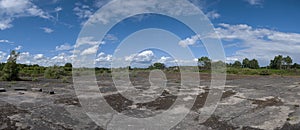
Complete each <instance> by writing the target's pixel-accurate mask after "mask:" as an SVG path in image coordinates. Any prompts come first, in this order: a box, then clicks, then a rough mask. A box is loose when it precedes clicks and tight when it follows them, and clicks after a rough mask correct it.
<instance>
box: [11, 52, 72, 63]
mask: <svg viewBox="0 0 300 130" xmlns="http://www.w3.org/2000/svg"><path fill="white" fill-rule="evenodd" d="M74 57H75V56H74V55H68V54H66V53H59V54H57V55H55V56H53V57H47V56H45V55H44V54H30V53H29V52H22V53H20V55H19V57H18V60H17V62H18V63H22V64H38V65H41V66H53V65H60V66H63V65H64V64H65V63H71V62H72V60H73V59H74Z"/></svg>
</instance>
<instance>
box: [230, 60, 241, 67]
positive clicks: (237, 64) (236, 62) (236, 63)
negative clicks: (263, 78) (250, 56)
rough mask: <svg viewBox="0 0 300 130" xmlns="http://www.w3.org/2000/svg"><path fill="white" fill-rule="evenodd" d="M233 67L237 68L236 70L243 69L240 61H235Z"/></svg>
mask: <svg viewBox="0 0 300 130" xmlns="http://www.w3.org/2000/svg"><path fill="white" fill-rule="evenodd" d="M232 67H235V68H241V67H242V63H241V62H240V61H235V62H234V63H233V64H232Z"/></svg>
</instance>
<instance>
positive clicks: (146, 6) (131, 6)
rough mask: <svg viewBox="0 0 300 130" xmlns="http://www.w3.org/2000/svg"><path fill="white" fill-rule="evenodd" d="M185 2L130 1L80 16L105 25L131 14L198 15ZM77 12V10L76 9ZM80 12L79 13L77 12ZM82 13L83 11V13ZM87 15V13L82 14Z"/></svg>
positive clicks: (195, 9) (116, 2) (194, 9)
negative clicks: (99, 11)
mask: <svg viewBox="0 0 300 130" xmlns="http://www.w3.org/2000/svg"><path fill="white" fill-rule="evenodd" d="M187 3H188V2H183V1H176V0H175V1H174V2H169V1H161V0H143V1H142V0H141V1H137V0H130V1H122V0H121V1H115V2H113V4H111V6H110V8H102V9H103V10H102V11H101V13H97V14H95V15H93V16H92V17H90V12H92V11H90V10H86V11H87V12H88V13H87V14H89V15H80V16H81V17H82V16H88V17H90V18H91V19H90V22H91V24H93V23H98V22H101V23H103V24H107V23H109V22H110V21H111V20H112V19H114V20H115V19H118V18H120V16H127V15H129V14H131V13H140V12H157V11H164V12H168V13H169V14H172V15H176V16H189V15H195V14H197V13H198V11H197V8H191V7H190V6H189V5H190V4H187ZM76 10H77V9H76ZM77 12H79V11H77ZM81 12H82V11H81ZM80 14H85V13H80Z"/></svg>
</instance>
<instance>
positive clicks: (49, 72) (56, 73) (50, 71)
mask: <svg viewBox="0 0 300 130" xmlns="http://www.w3.org/2000/svg"><path fill="white" fill-rule="evenodd" d="M44 76H45V78H49V79H59V78H61V77H63V76H66V72H65V70H64V69H63V68H61V67H59V66H52V67H48V68H47V69H46V70H45V74H44Z"/></svg>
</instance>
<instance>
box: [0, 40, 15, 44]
mask: <svg viewBox="0 0 300 130" xmlns="http://www.w3.org/2000/svg"><path fill="white" fill-rule="evenodd" d="M0 43H14V42H11V41H9V40H0Z"/></svg>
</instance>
